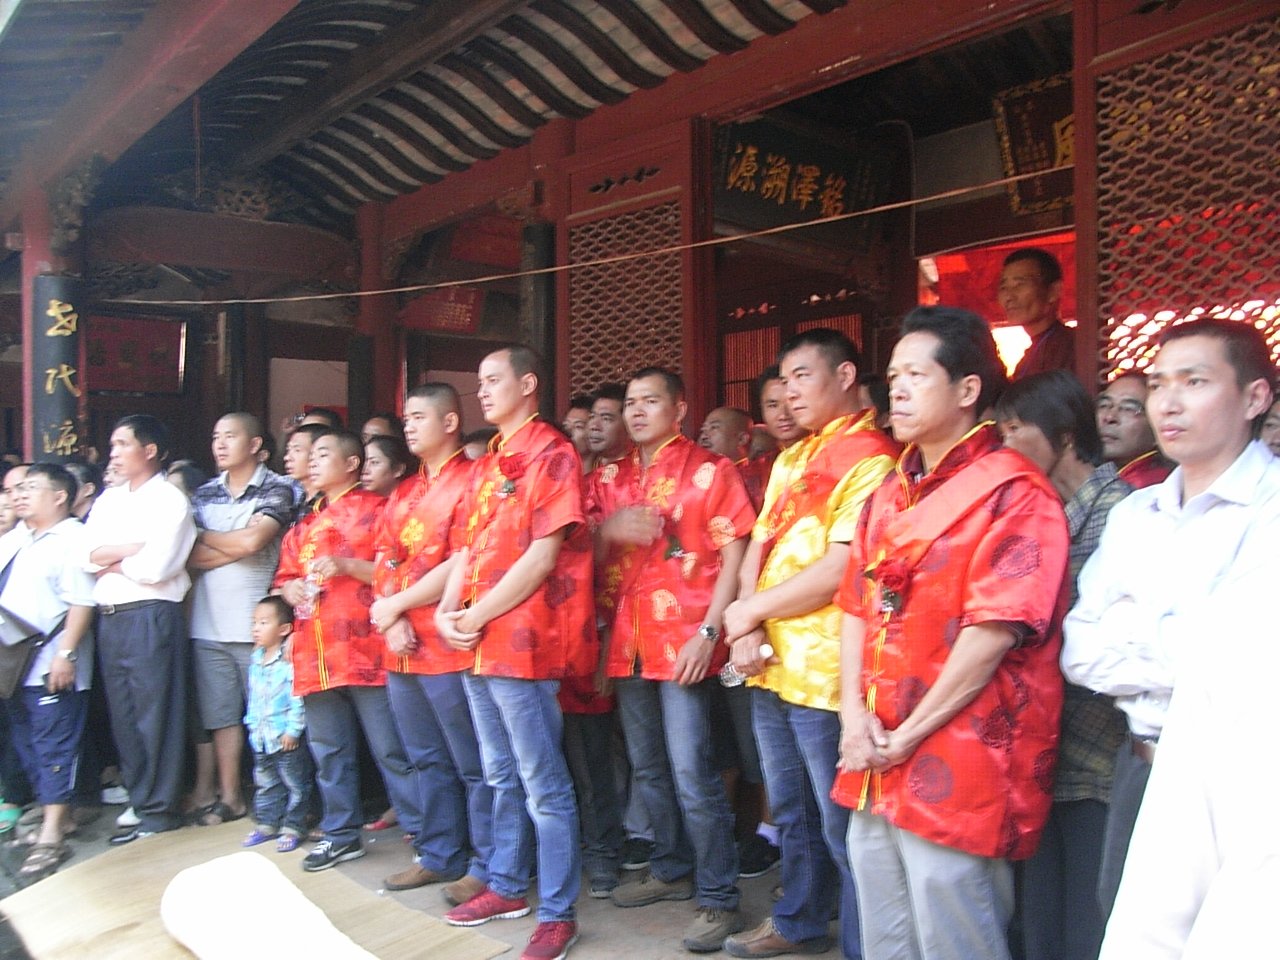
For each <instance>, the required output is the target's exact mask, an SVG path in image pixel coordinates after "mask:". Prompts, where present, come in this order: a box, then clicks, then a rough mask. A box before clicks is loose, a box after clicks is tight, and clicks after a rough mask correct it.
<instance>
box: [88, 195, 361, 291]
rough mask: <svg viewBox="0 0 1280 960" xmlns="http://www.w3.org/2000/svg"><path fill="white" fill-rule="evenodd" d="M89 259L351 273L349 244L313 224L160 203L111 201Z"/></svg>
mask: <svg viewBox="0 0 1280 960" xmlns="http://www.w3.org/2000/svg"><path fill="white" fill-rule="evenodd" d="M87 232H88V236H89V238H90V239H89V260H90V262H94V261H101V260H112V261H119V262H122V263H163V264H168V265H170V266H178V267H196V268H198V269H203V270H224V271H228V272H231V273H251V274H255V275H260V274H270V275H273V276H278V277H287V278H290V279H292V280H328V281H331V282H335V283H346V284H351V283H354V282H355V279H356V272H355V271H356V255H355V250H354V248H353V247H352V246H351V244H350V243H348V242H347V241H346V240H344V239H343V238H341V237H339V236H337V235H336V234H333V233H330V232H329V231H327V230H321V229H319V228H318V227H308V226H302V225H299V224H293V223H274V222H271V221H266V220H246V219H245V218H243V217H233V216H230V215H227V214H216V213H198V212H195V211H191V210H176V209H170V208H165V207H115V208H113V209H111V210H107V211H105V212H104V213H102V214H101V215H100V216H98V217H96V218H95V219H94V220H92V221H91V222H90V226H89V230H88V231H87Z"/></svg>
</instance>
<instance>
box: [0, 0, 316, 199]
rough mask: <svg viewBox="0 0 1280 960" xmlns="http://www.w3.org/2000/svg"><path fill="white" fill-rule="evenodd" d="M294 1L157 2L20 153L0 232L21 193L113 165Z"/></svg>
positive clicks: (269, 25) (289, 8) (170, 0)
mask: <svg viewBox="0 0 1280 960" xmlns="http://www.w3.org/2000/svg"><path fill="white" fill-rule="evenodd" d="M297 2H298V0H199V2H192V0H160V2H158V3H157V4H156V5H155V6H154V7H153V8H152V9H151V11H150V12H149V13H148V14H147V16H146V19H144V20H143V21H142V23H141V24H140V25H139V26H138V28H137V29H136V30H134V31H133V32H132V33H130V34H129V36H128V37H127V38H126V39H125V41H124V43H123V44H121V46H120V49H119V50H118V51H116V53H115V54H114V56H112V57H111V59H109V60H108V61H107V62H106V64H104V65H103V67H102V70H101V71H99V72H98V74H97V75H96V76H94V77H92V78H91V79H90V80H89V82H88V83H86V84H85V86H84V89H83V90H82V91H81V92H80V93H79V94H77V95H76V96H75V97H73V98H72V99H71V100H70V101H69V102H68V103H67V104H66V105H65V106H64V107H63V108H62V109H61V110H60V111H58V114H57V116H56V117H55V118H54V122H53V124H52V125H51V126H50V127H49V128H48V129H46V130H45V131H44V133H42V134H41V136H40V137H39V138H38V139H37V140H35V141H33V142H32V143H30V144H28V145H27V147H26V149H24V150H23V153H22V159H21V161H20V163H19V166H18V169H17V170H16V171H15V175H14V176H13V177H12V178H11V180H10V183H11V184H14V185H15V186H14V187H11V188H10V191H9V192H8V193H7V194H6V195H5V196H4V197H3V199H0V224H8V223H10V222H11V221H12V220H13V218H14V217H15V216H16V215H17V214H18V212H19V205H20V200H19V197H18V193H19V192H20V191H21V190H22V189H23V186H24V185H26V186H29V185H33V184H49V183H52V182H53V181H55V180H57V179H58V178H59V177H61V176H63V175H64V174H65V173H67V171H69V170H70V169H72V168H73V167H74V166H75V165H76V164H78V163H80V162H82V161H83V160H85V159H87V158H88V157H90V156H92V155H93V154H95V153H97V154H100V155H102V156H103V157H105V158H106V159H107V160H109V161H114V160H115V159H117V158H118V157H119V156H120V154H122V153H123V152H124V151H125V150H126V149H128V148H129V147H130V146H132V145H133V144H134V143H136V142H137V140H138V138H140V137H141V136H142V135H143V134H144V133H146V132H147V131H148V130H150V129H151V128H152V127H154V126H155V125H156V124H157V123H159V122H160V121H161V120H162V119H164V117H166V116H167V115H168V114H169V112H170V111H172V110H173V109H174V108H175V107H177V106H178V105H179V104H181V103H182V102H183V101H184V100H186V99H187V97H189V96H191V94H193V93H195V92H196V91H197V90H199V89H200V87H201V86H203V85H204V83H205V81H207V80H208V79H209V78H210V77H212V76H214V74H216V73H217V72H218V71H219V70H221V69H222V68H223V67H225V66H226V65H227V64H228V63H230V62H231V60H232V59H234V58H235V57H236V56H237V55H238V54H239V53H240V52H241V51H243V50H244V49H245V48H246V47H247V46H249V44H251V43H253V41H254V40H256V39H258V37H260V36H262V34H263V33H265V32H266V31H267V29H268V28H269V27H271V26H272V25H273V24H274V23H276V22H277V21H278V20H279V19H280V18H281V17H282V16H284V15H285V14H286V13H288V12H289V11H290V10H291V9H293V7H294V6H296V5H297Z"/></svg>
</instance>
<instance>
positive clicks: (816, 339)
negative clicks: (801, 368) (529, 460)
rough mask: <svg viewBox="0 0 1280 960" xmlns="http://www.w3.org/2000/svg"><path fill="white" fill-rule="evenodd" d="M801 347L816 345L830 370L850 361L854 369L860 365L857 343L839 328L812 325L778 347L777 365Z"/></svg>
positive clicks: (860, 358)
mask: <svg viewBox="0 0 1280 960" xmlns="http://www.w3.org/2000/svg"><path fill="white" fill-rule="evenodd" d="M801 347H817V349H818V352H819V353H821V354H822V356H823V357H824V358H826V361H827V363H829V364H830V365H831V369H832V370H835V369H836V368H837V367H839V366H840V364H842V363H852V364H853V367H854V369H855V370H856V369H859V368H861V366H862V357H861V356H860V355H859V353H858V347H857V345H856V344H855V343H854V342H853V341H852V340H850V339H849V338H848V337H846V336H845V335H844V334H843V333H841V332H840V331H839V330H832V329H831V328H830V327H814V328H813V329H812V330H804V331H802V332H800V333H797V334H796V335H795V336H793V337H791V338H790V339H789V340H787V342H786V343H784V344H783V345H782V346H781V347H779V348H778V366H779V367H781V366H782V361H783V360H785V359H786V358H787V354H789V353H792V352H794V351H796V350H799V349H800V348H801Z"/></svg>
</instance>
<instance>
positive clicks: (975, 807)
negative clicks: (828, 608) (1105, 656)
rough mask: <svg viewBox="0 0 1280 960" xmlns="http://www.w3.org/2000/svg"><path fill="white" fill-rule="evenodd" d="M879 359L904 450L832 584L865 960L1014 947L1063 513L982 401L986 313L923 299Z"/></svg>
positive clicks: (1041, 810) (1055, 692) (1045, 760)
mask: <svg viewBox="0 0 1280 960" xmlns="http://www.w3.org/2000/svg"><path fill="white" fill-rule="evenodd" d="M902 330H903V337H902V339H901V340H899V341H898V344H897V346H896V347H895V348H894V351H893V356H892V358H891V360H890V363H889V370H888V379H889V386H890V416H891V419H892V424H893V431H894V435H895V436H896V437H897V438H898V439H899V440H900V441H903V442H905V443H906V444H907V448H906V449H905V450H904V451H903V453H902V455H901V457H900V458H899V460H898V464H897V468H896V470H895V471H894V472H893V473H890V474H889V476H888V477H886V478H885V481H884V483H883V484H882V485H881V486H880V488H879V489H878V490H876V491H875V493H873V494H872V495H871V499H870V501H869V503H868V506H867V508H866V510H865V511H864V513H863V515H862V518H861V521H860V523H859V529H858V533H857V535H856V536H855V538H854V541H853V543H852V544H851V547H850V559H849V566H848V568H847V570H846V573H845V577H844V580H843V581H842V583H841V586H840V589H839V591H838V592H837V594H836V603H837V604H838V605H839V606H840V607H841V608H842V609H843V610H844V611H845V616H844V620H843V623H842V629H841V633H842V638H843V650H842V661H841V719H842V721H843V736H842V741H841V749H840V755H841V759H840V764H839V766H840V774H839V776H838V777H837V779H836V784H835V788H834V789H833V791H832V795H833V796H834V797H835V799H836V801H837V802H839V803H842V804H844V805H845V806H848V807H851V808H852V809H853V813H852V814H851V816H850V818H849V862H850V865H851V867H852V869H853V875H854V879H855V881H856V883H857V888H858V899H859V914H860V916H861V920H862V938H863V954H864V956H865V957H866V958H868V960H882V958H895V960H896V958H903V957H914V958H920V960H935V958H946V960H952V958H955V960H959V958H966V957H984V958H992V960H1001V958H1007V957H1008V956H1009V952H1008V946H1007V941H1006V932H1005V930H1006V927H1007V925H1008V922H1009V918H1010V915H1011V913H1012V910H1013V874H1012V868H1011V865H1010V862H1009V861H1010V860H1016V859H1021V858H1025V857H1027V856H1029V855H1030V854H1031V853H1032V851H1034V849H1035V847H1036V843H1037V842H1038V840H1039V835H1040V831H1041V830H1042V829H1043V827H1044V822H1045V819H1046V817H1047V815H1048V812H1049V804H1050V801H1051V800H1052V792H1051V791H1052V772H1053V765H1054V760H1055V757H1056V748H1057V740H1058V725H1059V714H1060V712H1061V707H1062V675H1061V673H1060V672H1059V669H1058V662H1057V661H1058V651H1059V649H1060V646H1061V641H1060V637H1059V632H1058V630H1059V620H1060V615H1061V613H1062V612H1063V611H1062V609H1061V607H1062V605H1063V601H1064V600H1065V594H1064V591H1063V589H1062V587H1063V578H1064V574H1065V572H1066V569H1067V549H1068V536H1067V524H1066V517H1065V516H1064V514H1063V511H1062V504H1061V501H1060V499H1059V498H1058V496H1057V494H1056V493H1055V492H1054V489H1053V487H1052V486H1051V485H1050V484H1049V482H1048V480H1047V479H1046V478H1045V477H1044V475H1043V474H1042V473H1041V472H1040V471H1039V469H1038V468H1037V467H1036V466H1035V465H1034V464H1032V463H1031V462H1030V461H1029V460H1027V459H1026V458H1025V457H1023V456H1022V455H1021V454H1017V453H1015V452H1013V451H1012V450H1007V449H1005V448H1003V447H1002V446H1001V444H1000V437H999V435H998V434H997V432H996V430H995V426H994V424H992V423H990V422H989V421H988V422H979V412H980V411H982V410H985V409H986V408H987V407H988V406H990V404H991V403H992V402H993V401H994V399H995V396H996V395H997V394H998V392H999V389H1000V387H1001V386H1002V385H1003V383H1004V373H1003V370H1002V368H1001V366H1000V361H999V358H998V356H997V354H996V350H995V344H994V342H993V341H992V338H991V333H990V330H989V329H988V327H987V325H986V322H985V321H984V320H982V318H980V317H978V316H976V315H974V314H972V313H969V312H968V311H964V310H957V309H954V308H949V307H921V308H917V309H916V310H913V311H912V312H911V313H910V314H908V315H907V317H906V319H905V320H904V321H903V326H902Z"/></svg>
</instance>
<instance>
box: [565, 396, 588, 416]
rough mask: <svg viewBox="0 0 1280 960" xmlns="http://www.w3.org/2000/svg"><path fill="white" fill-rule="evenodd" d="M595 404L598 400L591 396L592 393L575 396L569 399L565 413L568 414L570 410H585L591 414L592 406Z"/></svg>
mask: <svg viewBox="0 0 1280 960" xmlns="http://www.w3.org/2000/svg"><path fill="white" fill-rule="evenodd" d="M595 402H596V398H595V395H594V394H590V393H577V394H574V395H573V396H572V397H570V398H569V406H568V407H566V408H565V413H568V412H569V411H570V410H585V411H587V413H590V412H591V405H592V404H593V403H595Z"/></svg>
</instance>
